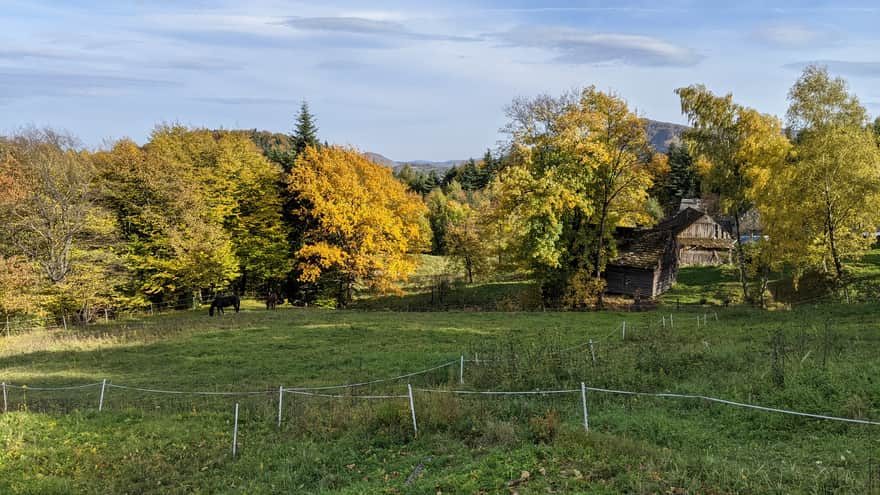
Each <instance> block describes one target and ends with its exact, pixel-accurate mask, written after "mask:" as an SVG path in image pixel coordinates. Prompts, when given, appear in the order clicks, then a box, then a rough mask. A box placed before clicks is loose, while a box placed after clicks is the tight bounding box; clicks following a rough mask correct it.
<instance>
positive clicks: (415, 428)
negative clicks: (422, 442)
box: [406, 383, 419, 435]
mask: <svg viewBox="0 0 880 495" xmlns="http://www.w3.org/2000/svg"><path fill="white" fill-rule="evenodd" d="M406 391H407V394H408V395H409V410H410V412H411V413H412V420H413V432H415V434H416V435H418V434H419V425H418V424H417V423H416V405H415V403H414V402H413V395H412V385H410V384H409V383H407V384H406Z"/></svg>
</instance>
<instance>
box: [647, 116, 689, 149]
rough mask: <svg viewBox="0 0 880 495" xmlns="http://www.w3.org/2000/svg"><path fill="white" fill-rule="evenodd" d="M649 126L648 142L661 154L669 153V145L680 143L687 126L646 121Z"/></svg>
mask: <svg viewBox="0 0 880 495" xmlns="http://www.w3.org/2000/svg"><path fill="white" fill-rule="evenodd" d="M646 120H647V121H648V125H647V126H646V130H647V133H648V141H650V142H651V146H653V147H654V149H655V150H656V151H658V152H660V153H666V152H667V151H669V145H670V144H672V143H680V142H681V137H682V135H683V134H684V131H686V130H687V129H688V127H687V126H685V125H681V124H673V123H672V122H661V121H659V120H651V119H646Z"/></svg>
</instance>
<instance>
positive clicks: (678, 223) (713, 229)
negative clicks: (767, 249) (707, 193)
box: [655, 208, 733, 266]
mask: <svg viewBox="0 0 880 495" xmlns="http://www.w3.org/2000/svg"><path fill="white" fill-rule="evenodd" d="M655 229H657V230H665V231H669V232H671V233H672V234H673V235H674V236H675V240H676V242H677V243H678V263H679V265H681V266H688V265H722V264H725V263H730V259H731V258H730V257H731V252H732V250H733V239H732V236H731V235H730V232H729V231H728V230H727V229H726V228H725V227H724V226H722V225H721V224H719V223H718V222H717V221H715V219H713V218H712V217H711V216H709V215H708V214H706V212H704V211H701V210H698V209H696V208H685V209H683V210H681V211H679V212H678V213H676V214H675V215H674V216H673V217H671V218H668V219H666V220H663V221H662V222H660V223H659V224H657V226H656V227H655Z"/></svg>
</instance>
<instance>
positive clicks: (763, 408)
mask: <svg viewBox="0 0 880 495" xmlns="http://www.w3.org/2000/svg"><path fill="white" fill-rule="evenodd" d="M586 389H587V390H590V391H592V392H600V393H607V394H617V395H635V396H641V397H661V398H670V399H700V400H705V401H709V402H717V403H719V404H727V405H730V406H736V407H745V408H748V409H757V410H759V411H767V412H776V413H782V414H792V415H795V416H804V417H808V418H816V419H827V420H830V421H843V422H846V423H859V424H865V425H880V421H870V420H867V419H854V418H841V417H838V416H826V415H824V414H814V413H805V412H800V411H791V410H788V409H779V408H776V407H767V406H758V405H755V404H747V403H745V402H736V401H732V400H727V399H719V398H717V397H709V396H706V395H692V394H674V393H663V392H658V393H653V392H631V391H628V390H614V389H607V388H598V387H586Z"/></svg>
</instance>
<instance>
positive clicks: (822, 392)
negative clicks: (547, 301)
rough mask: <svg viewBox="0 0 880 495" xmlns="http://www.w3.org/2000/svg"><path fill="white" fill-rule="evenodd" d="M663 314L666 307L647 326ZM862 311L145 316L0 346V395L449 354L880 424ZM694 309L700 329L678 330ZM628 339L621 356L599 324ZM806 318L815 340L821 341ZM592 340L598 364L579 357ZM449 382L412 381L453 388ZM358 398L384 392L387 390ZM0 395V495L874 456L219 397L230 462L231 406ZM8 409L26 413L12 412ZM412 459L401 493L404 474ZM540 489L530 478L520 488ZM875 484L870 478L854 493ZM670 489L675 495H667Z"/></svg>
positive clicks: (801, 467) (648, 414)
mask: <svg viewBox="0 0 880 495" xmlns="http://www.w3.org/2000/svg"><path fill="white" fill-rule="evenodd" d="M669 312H670V310H665V312H664V313H663V314H664V315H667V314H669ZM878 313H880V306H877V305H874V304H870V305H852V306H837V307H832V306H824V307H817V308H798V309H796V310H795V311H791V312H782V311H778V312H769V313H768V312H754V311H751V310H744V309H729V310H723V311H719V321H718V322H714V318H710V321H709V325H708V326H707V327H699V328H698V327H697V326H696V317H697V313H682V312H677V313H675V316H674V317H675V321H676V325H675V328H674V329H670V328H667V329H666V330H665V331H664V330H663V329H662V328H661V327H660V326H659V325H658V319H659V318H660V315H661V313H658V312H654V313H642V314H617V313H598V314H597V313H467V312H451V313H406V314H401V313H385V312H369V313H364V312H354V311H320V310H295V309H284V310H280V311H277V312H274V313H268V312H265V311H260V310H258V309H256V308H255V307H252V308H249V309H248V310H246V311H244V312H243V313H241V314H239V315H236V316H232V317H226V318H224V319H222V320H220V319H213V320H212V319H209V318H208V317H207V316H206V315H204V314H203V312H200V313H178V314H172V315H162V316H158V317H155V318H151V319H147V320H145V321H143V322H139V323H132V324H129V325H127V326H126V327H117V326H113V325H107V326H98V327H93V328H92V329H90V330H89V333H88V334H81V335H61V334H39V333H38V334H30V335H26V336H19V337H12V338H10V339H8V340H4V341H3V342H2V343H0V346H2V347H0V373H2V377H3V380H5V381H7V382H14V383H30V384H32V385H50V386H51V385H61V384H67V383H71V382H77V383H83V382H91V381H100V380H101V379H103V378H107V379H109V380H111V381H112V382H114V383H118V384H124V385H131V386H142V387H161V388H166V389H185V390H193V389H199V390H254V389H257V390H262V389H265V390H272V389H275V390H277V387H278V386H279V385H280V384H285V385H286V386H293V385H302V386H306V385H325V384H337V383H346V382H351V381H352V380H355V381H360V380H363V379H371V378H381V377H385V376H391V375H396V374H400V373H404V372H408V371H413V370H416V369H422V368H425V367H429V366H432V365H434V364H438V363H441V362H445V361H447V360H450V359H455V358H456V357H457V356H459V355H460V354H462V353H465V354H467V355H469V356H474V355H479V356H481V357H482V358H483V359H486V358H487V357H489V358H494V359H496V360H497V361H496V364H491V365H480V366H477V365H473V364H469V365H468V368H467V370H466V371H467V376H466V378H467V382H468V385H467V386H468V387H474V388H492V389H506V390H522V389H535V388H539V387H540V388H545V389H547V388H556V387H559V388H577V387H578V386H579V382H580V381H581V380H585V381H587V382H588V383H589V384H590V385H594V386H605V387H612V388H615V387H618V388H624V389H629V390H651V391H676V392H689V393H703V394H707V395H714V396H719V397H724V398H729V399H734V400H743V401H751V402H755V403H760V404H765V405H773V406H780V407H788V408H794V409H798V410H806V411H814V412H821V413H827V414H836V415H845V416H864V417H872V418H880V400H878V397H880V394H878V392H880V384H878V383H877V380H876V379H875V377H876V376H877V375H878V372H880V363H878V361H877V359H876V355H877V352H878V351H880V339H878V337H877V334H876V330H875V323H874V322H875V321H876V319H877V316H878ZM699 314H704V313H699ZM623 319H626V320H627V322H628V328H629V331H628V340H627V341H625V342H621V341H620V335H619V327H618V325H619V323H620V322H621V321H622V320H623ZM826 323H827V324H828V325H827V329H826ZM777 331H780V332H782V334H783V335H784V338H785V346H784V351H783V352H784V354H785V360H784V367H783V375H784V379H785V385H784V387H782V388H779V387H777V386H775V385H774V384H773V381H772V376H773V372H772V366H771V363H772V359H771V355H772V346H771V344H770V343H771V337H772V334H773V333H775V332H777ZM588 338H593V339H595V340H597V342H598V343H597V351H598V356H597V359H598V361H597V363H596V364H593V363H592V360H591V359H590V358H589V354H588V352H586V350H584V349H582V350H580V351H577V352H569V353H565V354H563V355H562V356H561V357H557V356H554V355H552V354H550V353H549V351H550V350H552V349H559V348H564V347H567V346H570V345H575V344H579V343H583V342H584V341H585V340H586V339H588ZM456 381H457V369H455V368H450V369H444V370H439V371H436V372H432V373H430V374H428V375H425V376H420V377H413V378H412V379H411V382H412V383H413V385H414V386H415V387H422V386H427V387H450V386H456ZM357 392H358V393H391V394H400V393H403V383H395V384H380V385H377V386H374V387H368V388H366V389H363V390H358V391H357ZM97 399H98V397H97V389H89V390H87V391H83V392H76V393H71V392H52V393H49V392H37V391H28V392H27V393H26V395H25V394H22V392H21V391H19V390H14V389H11V390H10V396H9V400H10V407H11V409H13V410H16V411H19V412H14V413H9V414H5V415H2V416H0V444H2V446H3V448H2V452H0V493H71V492H81V493H290V492H309V493H323V492H327V493H331V492H332V493H365V492H387V493H429V492H430V493H435V492H437V491H442V492H446V493H476V492H479V491H484V492H487V493H496V492H497V493H506V492H507V491H508V489H507V488H506V486H505V484H506V483H507V482H508V481H510V480H514V479H517V478H519V477H520V476H521V472H522V471H528V472H529V473H530V476H529V479H528V480H526V481H523V482H521V483H519V485H518V486H517V490H519V492H520V493H546V492H547V490H548V489H552V490H557V491H563V492H565V491H569V492H572V491H574V492H577V491H589V492H591V493H617V492H621V491H629V492H636V493H654V492H665V491H668V490H674V489H678V490H683V491H682V492H679V493H683V492H692V493H695V492H700V493H706V492H708V493H798V492H803V493H826V492H828V491H829V490H830V492H835V491H837V492H840V493H858V492H864V491H865V490H866V489H867V487H868V483H869V477H868V472H869V469H870V466H869V462H872V460H873V462H874V469H875V470H876V460H877V458H878V454H880V452H878V448H880V447H878V440H877V439H878V438H880V437H878V434H880V430H878V429H877V428H878V427H870V426H857V425H843V424H836V423H822V422H818V421H814V420H808V419H802V418H795V417H788V416H779V415H773V414H768V413H761V412H753V411H747V410H741V409H736V408H731V407H725V406H720V405H711V404H705V403H702V402H696V401H674V400H668V399H666V400H664V399H649V398H623V397H615V396H603V395H599V394H591V395H590V408H591V423H592V426H593V432H591V433H590V434H584V433H583V432H582V431H580V426H579V422H580V409H579V403H578V399H579V398H578V397H577V396H557V397H550V398H546V397H530V398H523V399H517V398H473V397H466V398H462V399H460V400H458V399H455V398H450V397H449V396H445V395H432V394H427V393H423V392H422V393H417V394H416V404H417V410H418V414H419V418H420V424H421V434H420V436H419V437H418V438H413V435H412V432H411V424H410V423H409V418H408V414H409V412H408V408H407V405H406V402H405V401H403V400H397V401H390V402H362V401H355V400H352V399H341V400H340V399H320V398H304V397H293V396H290V395H288V396H286V398H285V401H286V402H285V403H286V407H285V420H284V426H283V427H282V429H281V430H280V431H278V430H277V429H276V428H275V425H274V422H275V414H276V409H275V408H276V407H277V402H275V401H276V399H275V397H274V395H267V396H266V397H250V398H241V399H239V400H240V402H241V404H242V421H241V432H240V438H241V456H240V457H239V458H238V459H235V460H233V459H231V458H230V455H229V447H230V440H231V438H230V437H231V419H232V418H231V416H232V415H231V412H232V403H233V402H234V400H233V399H230V398H224V397H199V398H192V397H181V396H156V395H149V394H141V393H134V392H129V391H124V390H120V389H111V390H110V391H109V393H108V396H107V398H106V402H105V411H104V412H102V413H100V414H99V413H97V412H96V411H95V408H96V404H97ZM24 410H28V411H29V412H23V411H24ZM420 462H424V463H425V469H424V472H423V474H422V476H421V477H420V478H419V479H418V480H417V481H416V482H415V483H414V484H412V485H411V486H406V485H405V484H404V480H405V478H406V477H407V476H408V475H409V474H410V473H411V472H412V470H413V469H414V468H415V466H416V465H418V464H419V463H420ZM542 472H543V474H541V473H542ZM874 482H875V483H876V480H875V481H874ZM673 493H675V492H673Z"/></svg>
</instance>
